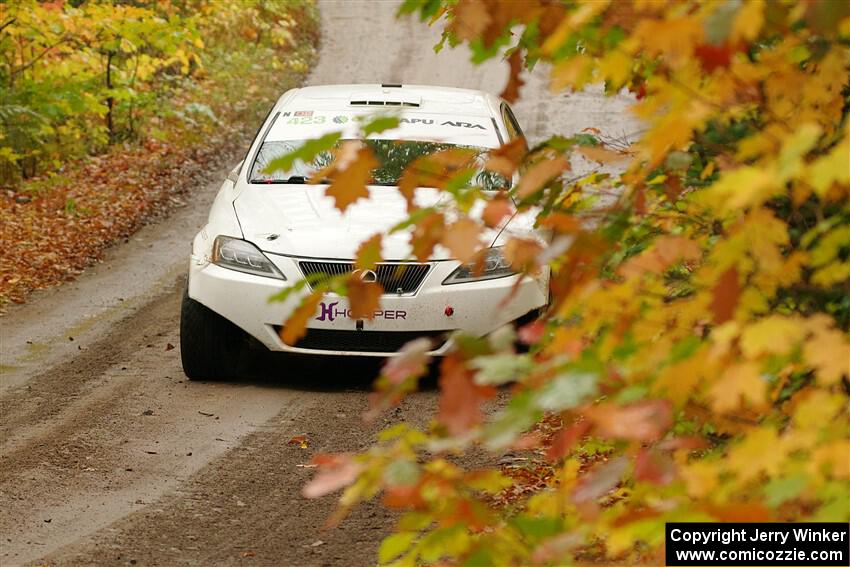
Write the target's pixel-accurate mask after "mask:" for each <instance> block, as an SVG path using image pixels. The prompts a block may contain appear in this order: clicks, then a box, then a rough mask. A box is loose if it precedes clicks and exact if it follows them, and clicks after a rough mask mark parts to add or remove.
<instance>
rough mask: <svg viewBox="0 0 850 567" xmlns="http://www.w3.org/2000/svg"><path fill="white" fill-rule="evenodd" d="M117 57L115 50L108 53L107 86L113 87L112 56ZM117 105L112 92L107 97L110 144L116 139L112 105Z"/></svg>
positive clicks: (107, 125) (107, 123)
mask: <svg viewBox="0 0 850 567" xmlns="http://www.w3.org/2000/svg"><path fill="white" fill-rule="evenodd" d="M113 57H115V52H114V51H109V52H108V53H107V55H106V88H107V89H110V90H111V89H112V58H113ZM113 106H115V99H114V98H113V97H112V95H111V94H110V95H109V97H107V99H106V107H107V111H106V130H107V133H108V135H109V145H112V143H113V142H114V141H115V128H114V124H113V122H112V107H113Z"/></svg>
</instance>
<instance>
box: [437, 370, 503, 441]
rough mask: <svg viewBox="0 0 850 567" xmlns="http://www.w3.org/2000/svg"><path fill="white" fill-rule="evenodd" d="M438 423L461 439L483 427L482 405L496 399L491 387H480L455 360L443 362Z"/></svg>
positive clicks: (468, 372) (470, 373)
mask: <svg viewBox="0 0 850 567" xmlns="http://www.w3.org/2000/svg"><path fill="white" fill-rule="evenodd" d="M440 390H441V394H442V395H441V396H440V410H439V419H440V421H441V422H442V423H443V424H445V426H446V428H447V429H448V430H449V433H451V434H452V435H459V434H461V433H463V432H465V431H467V430H469V429H470V428H472V427H475V426H476V425H478V424H479V423H481V421H482V419H483V417H484V415H483V413H482V411H481V403H482V402H484V401H485V400H489V399H490V398H492V397H493V396H495V395H496V390H495V389H494V388H493V387H490V386H479V385H478V384H476V383H475V382H474V381H473V380H472V372H471V371H470V370H469V369H467V368H466V366H465V365H464V363H463V360H461V359H459V358H458V357H456V356H448V357H446V358H445V359H443V364H442V366H441V376H440Z"/></svg>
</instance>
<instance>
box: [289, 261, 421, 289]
mask: <svg viewBox="0 0 850 567" xmlns="http://www.w3.org/2000/svg"><path fill="white" fill-rule="evenodd" d="M298 265H299V266H300V267H301V272H302V273H303V274H304V276H305V277H308V278H309V277H310V276H313V278H315V279H313V278H311V281H312V282H314V283H322V282H324V281H326V280H328V279H330V278H332V277H334V276H339V275H343V274H348V273H350V272H351V271H352V270H354V263H353V262H327V261H313V260H301V261H300V262H298ZM430 269H431V265H430V264H417V263H414V262H382V263H380V264H378V265H377V266H376V268H375V274H376V275H377V281H378V283H379V284H381V287H383V288H384V293H387V294H406V293H415V292H416V290H417V289H419V286H420V284H422V281H423V280H424V279H425V276H427V275H428V271H429V270H430Z"/></svg>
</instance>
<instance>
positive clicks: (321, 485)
mask: <svg viewBox="0 0 850 567" xmlns="http://www.w3.org/2000/svg"><path fill="white" fill-rule="evenodd" d="M313 463H314V464H316V465H318V466H319V471H318V473H317V474H316V476H315V477H313V479H312V480H311V481H310V482H308V483H307V484H306V485H305V486H304V488H303V489H302V491H301V493H302V494H303V495H304V497H305V498H319V497H321V496H324V495H325V494H330V493H331V492H334V491H336V490H339V489H340V488H343V487H345V486H348V485H349V484H351V483H352V482H354V480H355V479H356V478H357V475H358V474H360V471H361V469H362V467H361V466H360V465H359V464H358V463H357V462H356V461H355V460H354V458H353V457H352V456H351V455H345V454H337V455H316V456H315V457H314V458H313Z"/></svg>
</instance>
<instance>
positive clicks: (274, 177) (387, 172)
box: [249, 140, 510, 191]
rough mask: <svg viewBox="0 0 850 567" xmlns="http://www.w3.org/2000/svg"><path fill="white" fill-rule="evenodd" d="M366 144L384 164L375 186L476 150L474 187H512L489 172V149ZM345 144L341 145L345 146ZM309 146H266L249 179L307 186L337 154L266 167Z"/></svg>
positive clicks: (281, 143) (289, 142) (392, 182)
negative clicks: (448, 155)
mask: <svg viewBox="0 0 850 567" xmlns="http://www.w3.org/2000/svg"><path fill="white" fill-rule="evenodd" d="M360 141H361V142H363V143H364V144H366V145H367V146H368V147H369V148H370V149H371V150H372V153H373V154H374V156H375V158H376V160H377V161H378V163H379V164H380V165H379V166H378V167H377V168H375V169H374V170H372V179H373V180H374V182H373V183H372V184H373V185H390V186H394V185H398V179H399V177H401V174H402V173H403V172H404V170H405V169H406V168H407V166H408V165H410V164H411V163H412V162H413V161H414V160H415V159H417V158H419V157H422V156H427V155H431V154H435V153H437V152H442V151H444V150H450V149H462V150H472V151H473V152H474V154H475V155H476V156H477V157H476V160H475V161H476V163H477V164H478V165H477V167H478V171H477V172H476V173H475V174H474V175H473V176H472V179H471V180H470V184H472V185H477V186H480V187H483V188H484V189H485V190H488V191H495V190H499V189H507V188H508V187H509V186H510V184H509V182H508V180H507V179H505V178H504V177H503V176H502V175H500V174H498V173H494V172H492V171H485V170H484V168H483V160H484V157H485V155H486V153H487V152H488V151H489V150H488V149H487V148H478V147H473V146H461V145H457V144H445V143H440V142H424V141H413V140H360ZM342 142H343V140H341V141H340V142H339V143H338V144H337V147H339V144H341V143H342ZM304 143H305V140H285V141H272V142H264V143H263V145H262V146H261V147H260V151H259V152H258V153H257V158H256V159H255V160H254V164H253V167H252V168H251V175H250V177H249V179H250V182H251V183H306V182H307V179H309V178H310V176H311V175H312V174H313V173H314V172H316V171H318V170H320V169H322V168H323V167H326V166H327V165H329V164H330V163H331V161H332V160H333V152H332V151H326V152H321V153H319V154H318V155H317V156H316V157H315V158H314V159H313V161H311V162H309V163H304V162H302V161H300V160H296V162H295V163H294V164H293V165H292V167H291V168H290V169H289V170H286V171H283V170H279V171H274V172H272V173H263V170H264V169H265V168H266V166H267V165H268V164H269V163H270V162H271V161H272V160H274V159H275V158H278V157H280V156H282V155H285V154H288V153H291V152H293V151H295V150H297V149H298V148H299V147H301V146H302V145H303V144H304Z"/></svg>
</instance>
